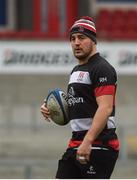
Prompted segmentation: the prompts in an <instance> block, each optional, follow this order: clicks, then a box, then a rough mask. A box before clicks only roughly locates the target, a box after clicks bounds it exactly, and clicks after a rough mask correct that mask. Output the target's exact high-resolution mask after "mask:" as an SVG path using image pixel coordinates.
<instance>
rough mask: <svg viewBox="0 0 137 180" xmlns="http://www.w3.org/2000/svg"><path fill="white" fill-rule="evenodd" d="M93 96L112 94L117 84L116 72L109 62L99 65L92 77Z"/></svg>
mask: <svg viewBox="0 0 137 180" xmlns="http://www.w3.org/2000/svg"><path fill="white" fill-rule="evenodd" d="M92 83H93V87H94V93H95V96H96V97H98V96H101V95H114V94H115V91H116V84H117V74H116V71H115V69H114V68H113V67H112V66H111V65H110V64H107V63H106V64H103V65H99V67H98V68H97V70H96V71H95V72H94V74H93V77H92Z"/></svg>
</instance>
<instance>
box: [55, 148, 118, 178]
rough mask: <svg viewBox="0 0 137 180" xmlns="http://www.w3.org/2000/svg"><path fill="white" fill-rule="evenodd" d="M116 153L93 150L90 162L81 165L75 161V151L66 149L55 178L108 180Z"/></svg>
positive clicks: (116, 156)
mask: <svg viewBox="0 0 137 180" xmlns="http://www.w3.org/2000/svg"><path fill="white" fill-rule="evenodd" d="M117 158H118V151H114V150H111V149H109V150H101V149H93V150H92V152H91V156H90V161H89V162H88V163H87V164H81V163H80V162H79V161H77V160H76V150H75V149H67V151H66V152H65V153H64V155H63V157H62V159H61V160H59V164H58V170H57V174H56V178H58V179H109V178H110V176H111V174H112V172H113V169H114V166H115V163H116V160H117Z"/></svg>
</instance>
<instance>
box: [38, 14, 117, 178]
mask: <svg viewBox="0 0 137 180" xmlns="http://www.w3.org/2000/svg"><path fill="white" fill-rule="evenodd" d="M70 43H71V47H72V51H73V54H74V56H75V57H76V58H77V60H78V65H76V66H75V67H74V68H73V70H72V72H71V75H70V80H69V84H68V92H67V96H68V106H69V119H70V125H71V128H72V137H71V139H70V141H69V145H68V148H67V150H66V152H65V153H64V155H63V156H62V158H61V159H60V160H59V164H58V170H57V174H56V178H59V179H108V178H110V177H111V174H112V172H113V169H114V166H115V163H116V160H117V158H118V153H119V141H118V138H117V135H116V132H115V131H116V125H115V94H116V85H117V75H116V71H115V69H114V68H113V67H112V66H111V65H110V64H109V63H108V62H107V61H106V60H105V59H104V58H103V57H101V55H100V54H99V52H98V51H97V40H96V27H95V24H94V22H93V19H92V18H90V17H87V16H84V17H82V18H81V19H79V20H77V21H76V22H75V23H74V24H73V26H72V27H71V29H70ZM41 112H42V114H43V116H44V117H45V118H46V119H47V118H49V117H50V112H49V110H48V109H47V107H46V104H43V105H42V106H41Z"/></svg>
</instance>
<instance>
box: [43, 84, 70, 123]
mask: <svg viewBox="0 0 137 180" xmlns="http://www.w3.org/2000/svg"><path fill="white" fill-rule="evenodd" d="M45 103H46V105H47V108H48V109H49V110H50V118H51V119H52V121H53V122H55V123H56V124H58V125H66V124H67V123H68V122H69V118H68V103H67V96H66V94H65V92H64V91H62V90H60V89H58V88H56V89H54V90H52V91H50V93H49V94H48V96H47V98H46V100H45Z"/></svg>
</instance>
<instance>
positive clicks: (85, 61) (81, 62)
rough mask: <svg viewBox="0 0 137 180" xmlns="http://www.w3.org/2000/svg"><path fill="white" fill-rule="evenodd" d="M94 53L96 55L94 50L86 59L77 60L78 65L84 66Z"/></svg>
mask: <svg viewBox="0 0 137 180" xmlns="http://www.w3.org/2000/svg"><path fill="white" fill-rule="evenodd" d="M96 53H97V51H96V50H95V51H92V53H91V54H89V56H87V57H86V58H84V59H78V63H79V64H80V65H82V64H86V63H87V62H88V61H89V59H90V57H92V56H93V55H94V54H96Z"/></svg>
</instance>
